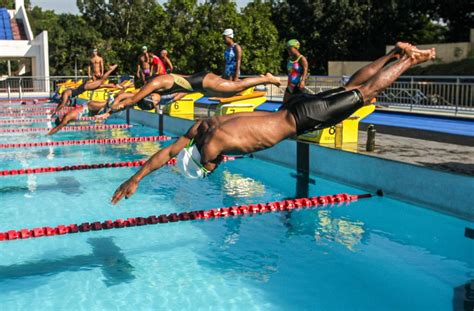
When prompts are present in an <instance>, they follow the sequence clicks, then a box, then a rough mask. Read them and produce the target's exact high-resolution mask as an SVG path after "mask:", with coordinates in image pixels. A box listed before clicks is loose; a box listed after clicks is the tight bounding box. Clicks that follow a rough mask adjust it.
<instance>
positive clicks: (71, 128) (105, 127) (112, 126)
mask: <svg viewBox="0 0 474 311" xmlns="http://www.w3.org/2000/svg"><path fill="white" fill-rule="evenodd" d="M131 127H132V125H129V124H103V125H80V126H79V125H70V126H66V127H63V128H62V129H61V131H62V132H71V131H96V130H111V129H128V128H131ZM49 130H51V129H50V128H47V127H27V128H7V129H1V128H0V133H32V132H46V131H49Z"/></svg>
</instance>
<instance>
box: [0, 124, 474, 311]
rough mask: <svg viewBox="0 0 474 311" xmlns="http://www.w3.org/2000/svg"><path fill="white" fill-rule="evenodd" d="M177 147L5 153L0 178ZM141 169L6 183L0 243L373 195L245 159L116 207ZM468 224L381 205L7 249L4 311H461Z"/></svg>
mask: <svg viewBox="0 0 474 311" xmlns="http://www.w3.org/2000/svg"><path fill="white" fill-rule="evenodd" d="M119 122H121V121H120V120H111V121H109V123H119ZM0 126H1V127H2V128H3V127H8V126H7V125H0ZM33 126H36V127H45V126H46V125H45V123H36V124H33ZM9 135H11V134H9ZM151 135H157V131H156V130H154V129H152V128H148V127H143V126H140V125H135V126H134V127H133V128H131V129H118V130H105V131H97V132H92V131H91V132H63V133H59V134H58V135H57V136H55V137H52V138H46V137H45V136H42V135H41V134H40V133H25V134H15V135H11V136H8V135H4V134H1V135H0V143H7V142H12V141H13V142H33V141H47V140H54V141H56V140H67V139H88V138H95V137H101V138H102V137H103V138H105V137H107V138H110V137H124V136H128V137H133V136H151ZM169 143H170V142H157V143H154V142H141V143H134V144H122V145H84V146H61V147H40V148H25V149H0V167H1V168H2V169H13V168H26V167H46V166H58V165H73V164H79V163H105V162H117V161H125V160H137V159H142V158H145V157H148V156H149V155H150V154H152V153H153V152H155V151H156V150H158V148H159V147H160V146H164V145H167V144H169ZM134 171H136V168H111V169H100V170H85V171H71V172H58V173H48V174H37V175H22V176H7V177H0V193H1V196H0V206H1V207H2V208H1V210H0V219H1V220H0V232H2V231H5V230H8V229H19V228H24V227H25V228H33V227H40V226H48V225H49V226H55V225H58V224H69V223H81V222H90V221H95V220H105V219H116V218H128V217H135V216H147V215H152V214H161V213H171V212H181V211H190V210H197V209H208V208H212V207H222V206H233V205H239V204H248V203H260V202H269V201H275V200H282V199H284V198H287V197H290V198H292V197H295V195H296V194H297V193H301V192H305V191H307V192H308V193H309V195H310V196H315V195H325V194H334V193H341V192H347V193H351V194H357V193H363V192H364V191H363V190H361V189H355V188H352V187H349V186H346V185H342V184H338V183H335V182H333V181H330V180H326V179H323V178H320V177H318V176H310V177H311V179H312V180H313V181H312V182H310V183H309V184H306V185H303V188H304V189H303V190H302V189H301V188H302V185H301V182H299V181H298V180H297V178H295V175H294V171H293V170H290V169H288V168H285V167H282V166H278V165H275V164H272V163H269V162H264V161H261V160H258V159H242V160H237V161H232V162H227V163H225V164H223V165H222V167H221V168H220V169H219V170H218V171H216V172H215V173H214V174H212V175H211V176H209V178H207V179H205V180H203V181H197V180H189V179H185V178H184V177H182V176H181V175H179V174H178V173H177V172H176V171H175V169H174V168H172V167H165V168H163V169H162V170H161V171H160V172H157V173H155V174H152V175H150V176H149V177H148V178H146V179H144V180H143V182H142V184H141V185H140V187H139V189H138V191H137V193H136V194H135V196H133V198H132V199H130V200H126V201H122V202H121V203H120V204H119V205H117V206H112V205H111V204H110V203H109V199H110V197H111V195H112V193H113V191H114V190H115V188H116V187H117V186H118V185H119V184H120V183H121V182H123V181H124V180H125V179H126V178H128V177H129V176H130V175H131V174H132V173H133V172H134ZM466 226H472V224H471V223H468V222H467V221H464V220H461V219H458V218H454V217H451V216H447V215H444V214H440V213H437V212H434V211H431V210H427V209H424V208H420V207H417V206H413V205H409V204H406V203H403V202H400V201H395V200H392V199H388V198H383V197H374V198H372V199H366V200H361V201H358V202H355V203H352V204H350V205H347V206H336V207H332V208H319V209H312V210H297V211H292V212H284V213H267V214H263V215H255V216H245V217H231V218H225V219H215V220H207V221H193V222H178V223H168V224H161V225H156V226H144V227H133V228H127V229H123V230H108V231H96V232H90V233H83V234H80V235H65V236H55V237H48V238H43V239H26V240H17V241H7V242H0V252H1V254H2V256H1V258H2V262H1V263H0V307H1V308H2V309H3V310H12V309H14V310H19V309H31V308H34V309H39V310H42V309H50V308H55V309H65V308H71V309H76V308H82V309H92V310H102V309H106V310H110V309H132V308H135V309H138V310H150V309H158V308H167V309H193V310H195V309H211V308H212V309H237V310H247V309H272V310H279V309H295V310H301V309H313V310H314V309H316V310H341V309H346V310H400V309H410V310H413V309H416V310H419V309H425V310H426V309H430V310H445V309H452V308H453V306H454V305H456V304H459V303H461V304H462V297H457V295H458V293H459V290H460V288H461V287H462V286H464V284H466V283H468V282H470V280H471V279H473V278H474V273H473V267H474V258H473V241H472V240H469V239H467V238H465V237H464V228H465V227H466Z"/></svg>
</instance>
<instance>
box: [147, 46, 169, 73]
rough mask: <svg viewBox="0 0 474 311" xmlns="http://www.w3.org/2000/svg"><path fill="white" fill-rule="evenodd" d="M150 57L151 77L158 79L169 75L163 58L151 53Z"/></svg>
mask: <svg viewBox="0 0 474 311" xmlns="http://www.w3.org/2000/svg"><path fill="white" fill-rule="evenodd" d="M149 55H150V59H151V76H152V77H156V76H161V75H165V74H167V72H166V67H165V64H164V63H163V61H162V60H161V58H159V57H158V56H156V55H155V54H154V53H152V52H150V53H149Z"/></svg>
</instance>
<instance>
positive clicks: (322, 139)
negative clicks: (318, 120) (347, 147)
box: [298, 105, 375, 144]
mask: <svg viewBox="0 0 474 311" xmlns="http://www.w3.org/2000/svg"><path fill="white" fill-rule="evenodd" d="M374 110H375V105H368V106H364V107H362V108H360V109H359V110H357V111H356V112H354V114H353V115H351V116H350V117H349V118H347V119H346V120H344V121H343V122H342V142H343V143H344V144H346V143H351V144H357V142H358V138H359V122H360V120H362V119H363V118H365V117H367V116H368V115H369V114H371V113H372V112H374ZM335 134H336V127H335V126H332V127H330V128H325V129H322V130H318V131H313V132H309V133H306V134H303V135H300V136H298V138H299V139H301V140H306V141H311V142H314V143H318V144H334V139H335Z"/></svg>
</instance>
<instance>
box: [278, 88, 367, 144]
mask: <svg viewBox="0 0 474 311" xmlns="http://www.w3.org/2000/svg"><path fill="white" fill-rule="evenodd" d="M363 105H364V101H363V98H362V94H361V93H360V92H359V90H352V91H346V90H345V89H344V88H343V87H340V88H337V89H333V90H329V91H325V92H322V93H319V94H315V95H311V94H299V95H295V96H294V97H292V98H291V99H290V101H289V102H288V103H287V104H286V106H285V108H284V109H287V110H288V111H289V112H291V113H292V114H293V116H294V117H295V121H296V129H297V133H298V135H300V134H303V133H304V132H307V131H312V130H318V129H323V128H327V127H331V126H334V125H336V124H338V123H339V122H342V121H343V120H345V119H347V118H348V117H350V116H351V115H352V114H353V113H354V112H355V111H356V110H357V109H359V108H361V107H362V106H363Z"/></svg>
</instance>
